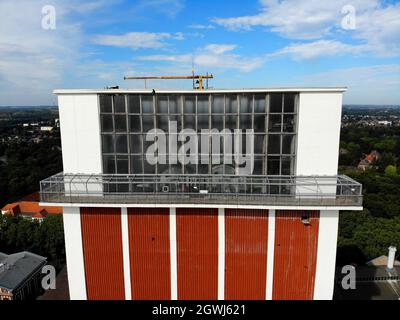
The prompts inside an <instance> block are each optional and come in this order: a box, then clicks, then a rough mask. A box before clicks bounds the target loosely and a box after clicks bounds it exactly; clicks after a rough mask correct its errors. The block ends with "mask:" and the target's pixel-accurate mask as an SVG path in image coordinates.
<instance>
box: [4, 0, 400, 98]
mask: <svg viewBox="0 0 400 320" xmlns="http://www.w3.org/2000/svg"><path fill="white" fill-rule="evenodd" d="M45 5H51V6H53V8H54V10H55V16H54V17H55V22H56V24H55V28H50V29H46V28H43V26H42V21H43V19H45V21H50V20H46V19H47V18H48V17H49V16H48V15H47V14H48V13H49V11H46V10H44V11H43V12H42V10H43V7H44V6H45ZM0 13H1V14H2V19H0V105H37V104H55V103H56V97H55V96H54V95H53V94H52V90H53V89H55V88H103V87H105V86H110V85H120V86H121V87H139V88H142V87H143V86H144V84H143V82H142V81H124V80H123V76H124V75H160V74H167V75H181V74H190V73H191V68H192V61H193V62H194V65H195V69H196V72H198V73H205V72H212V73H213V74H214V75H215V77H216V78H215V79H214V80H213V81H212V82H211V85H212V86H214V87H216V88H244V87H252V88H254V87H277V86H348V88H349V89H348V92H347V93H346V94H345V98H344V102H345V103H351V104H400V2H399V1H383V0H355V1H349V0H337V1H330V0H307V1H305V0H280V1H278V0H261V1H230V2H227V1H218V0H214V1H210V0H203V1H189V0H186V1H185V0H137V1H128V0H97V1H95V0H89V1H83V0H70V1H62V0H54V1H51V0H46V1H41V0H19V1H15V0H2V1H1V2H0ZM149 86H152V87H155V88H160V87H163V88H165V87H173V88H177V87H183V88H189V87H190V86H191V82H190V81H173V82H166V81H164V82H162V81H161V82H160V81H153V82H150V83H149Z"/></svg>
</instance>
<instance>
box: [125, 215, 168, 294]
mask: <svg viewBox="0 0 400 320" xmlns="http://www.w3.org/2000/svg"><path fill="white" fill-rule="evenodd" d="M128 225H129V246H130V249H129V252H130V266H131V288H132V298H133V299H135V300H169V299H171V270H170V237H169V209H163V208H160V209H155V208H129V209H128Z"/></svg>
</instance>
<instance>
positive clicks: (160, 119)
mask: <svg viewBox="0 0 400 320" xmlns="http://www.w3.org/2000/svg"><path fill="white" fill-rule="evenodd" d="M156 119H157V125H156V128H157V129H161V130H162V131H164V132H166V133H167V132H168V130H169V128H168V115H167V114H163V115H157V118H156Z"/></svg>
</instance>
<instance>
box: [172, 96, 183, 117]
mask: <svg viewBox="0 0 400 320" xmlns="http://www.w3.org/2000/svg"><path fill="white" fill-rule="evenodd" d="M181 109H182V108H181V97H180V96H178V95H170V97H169V113H182V112H181Z"/></svg>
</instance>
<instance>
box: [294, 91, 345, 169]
mask: <svg viewBox="0 0 400 320" xmlns="http://www.w3.org/2000/svg"><path fill="white" fill-rule="evenodd" d="M341 115H342V93H341V92H326V93H325V92H324V93H319V92H315V93H308V92H302V93H300V97H299V110H298V129H297V151H296V152H297V161H296V171H295V173H296V175H336V174H337V168H338V158H339V139H340V123H341Z"/></svg>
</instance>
